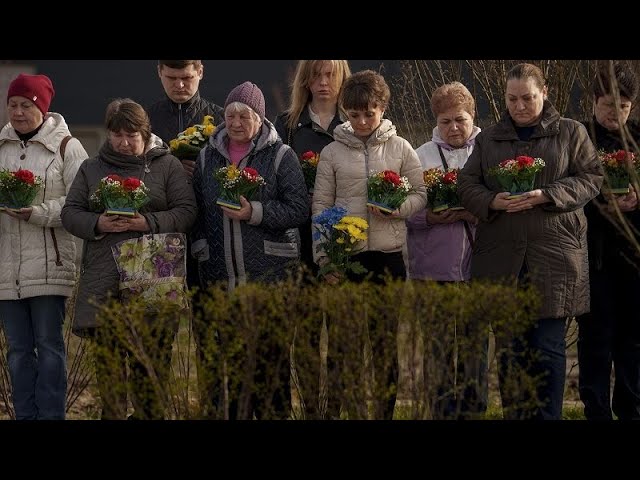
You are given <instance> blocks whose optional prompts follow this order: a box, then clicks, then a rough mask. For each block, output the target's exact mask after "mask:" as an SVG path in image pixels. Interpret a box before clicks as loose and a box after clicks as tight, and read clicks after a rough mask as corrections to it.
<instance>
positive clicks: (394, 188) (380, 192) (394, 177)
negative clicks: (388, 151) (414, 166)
mask: <svg viewBox="0 0 640 480" xmlns="http://www.w3.org/2000/svg"><path fill="white" fill-rule="evenodd" d="M411 190H412V188H411V184H410V183H409V180H408V179H407V177H401V176H400V175H398V173H396V172H394V171H393V170H383V171H382V172H374V173H372V174H371V175H370V176H369V179H368V180H367V205H368V206H371V207H377V208H378V209H380V210H381V211H382V212H384V213H391V212H393V211H394V210H396V209H397V208H398V207H400V205H402V203H403V202H404V201H405V200H406V199H407V197H408V196H409V193H410V192H411Z"/></svg>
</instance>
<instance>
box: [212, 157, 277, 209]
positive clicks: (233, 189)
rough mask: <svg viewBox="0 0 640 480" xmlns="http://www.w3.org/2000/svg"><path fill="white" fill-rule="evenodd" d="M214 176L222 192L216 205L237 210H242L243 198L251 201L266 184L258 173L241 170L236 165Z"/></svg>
mask: <svg viewBox="0 0 640 480" xmlns="http://www.w3.org/2000/svg"><path fill="white" fill-rule="evenodd" d="M213 176H214V178H215V180H216V181H217V182H218V185H219V186H220V190H221V192H220V196H219V197H218V199H217V200H216V203H217V204H218V205H222V206H224V207H227V208H233V209H235V210H240V197H241V196H243V197H244V198H246V199H247V200H251V199H252V198H253V196H254V195H255V193H256V192H257V191H258V190H259V189H260V187H261V186H262V185H264V184H265V181H264V178H262V177H261V176H260V174H259V173H258V171H257V170H255V169H254V168H250V167H244V168H243V169H239V168H238V167H236V166H235V165H229V166H228V167H222V168H219V169H218V170H216V172H215V173H214V175H213Z"/></svg>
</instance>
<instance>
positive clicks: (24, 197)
mask: <svg viewBox="0 0 640 480" xmlns="http://www.w3.org/2000/svg"><path fill="white" fill-rule="evenodd" d="M41 186H42V178H40V177H38V176H35V175H34V174H33V172H31V171H30V170H23V169H18V170H16V171H14V172H12V171H9V170H1V171H0V209H1V210H12V211H14V212H19V211H20V209H21V208H25V207H28V206H30V205H31V203H32V202H33V200H34V199H35V198H36V195H37V194H38V191H39V190H40V187H41Z"/></svg>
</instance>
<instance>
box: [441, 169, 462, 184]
mask: <svg viewBox="0 0 640 480" xmlns="http://www.w3.org/2000/svg"><path fill="white" fill-rule="evenodd" d="M457 181H458V173H457V172H455V171H451V172H447V173H445V174H444V175H443V177H442V183H446V184H449V185H451V184H454V183H456V182H457Z"/></svg>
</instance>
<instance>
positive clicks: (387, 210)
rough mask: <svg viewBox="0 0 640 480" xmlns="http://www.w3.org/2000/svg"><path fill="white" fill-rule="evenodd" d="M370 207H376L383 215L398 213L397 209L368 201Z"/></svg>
mask: <svg viewBox="0 0 640 480" xmlns="http://www.w3.org/2000/svg"><path fill="white" fill-rule="evenodd" d="M367 206H368V207H376V208H377V209H379V210H380V211H381V212H383V213H393V212H395V211H396V209H395V208H392V207H389V206H388V205H384V204H382V203H378V202H374V201H373V200H367Z"/></svg>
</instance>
